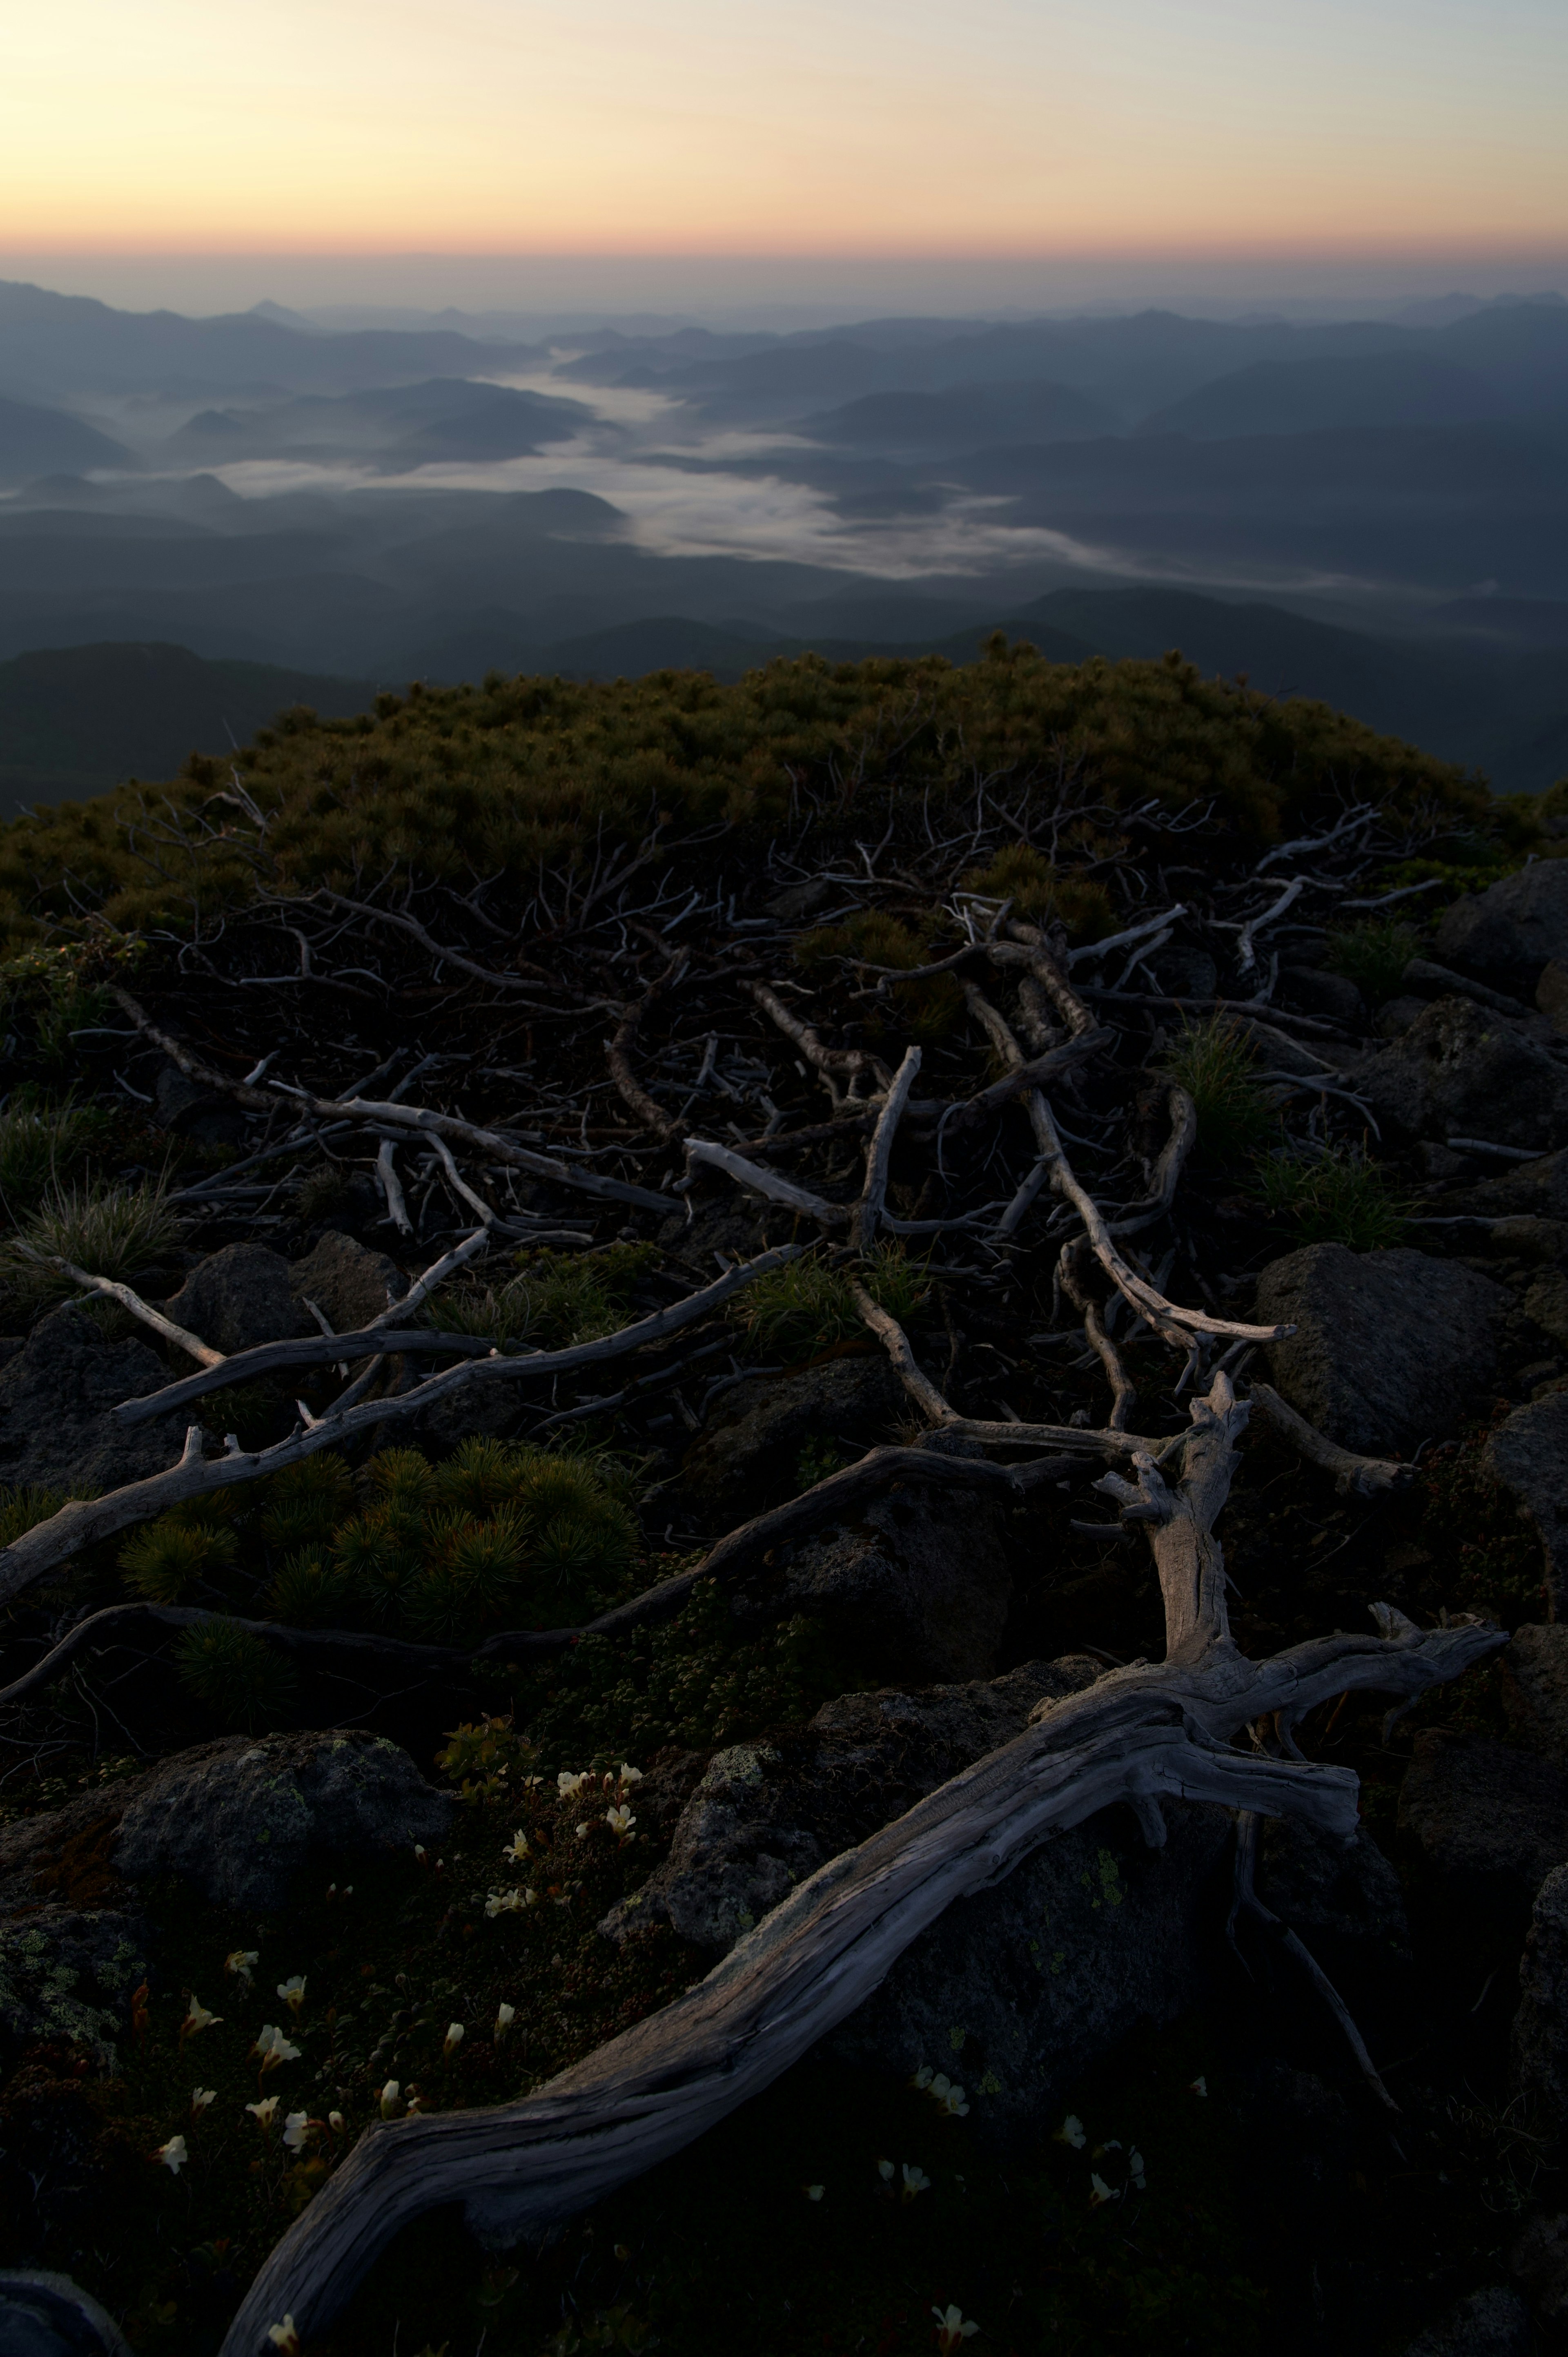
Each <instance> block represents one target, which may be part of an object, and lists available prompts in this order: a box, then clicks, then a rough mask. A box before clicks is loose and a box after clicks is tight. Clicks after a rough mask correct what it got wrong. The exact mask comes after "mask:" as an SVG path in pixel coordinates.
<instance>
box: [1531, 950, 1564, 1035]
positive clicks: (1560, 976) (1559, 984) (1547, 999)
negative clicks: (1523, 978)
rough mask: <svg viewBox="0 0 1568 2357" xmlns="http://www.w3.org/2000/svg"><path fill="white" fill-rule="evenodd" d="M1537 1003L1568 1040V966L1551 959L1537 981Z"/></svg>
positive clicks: (1553, 1026) (1559, 1032)
mask: <svg viewBox="0 0 1568 2357" xmlns="http://www.w3.org/2000/svg"><path fill="white" fill-rule="evenodd" d="M1535 1003H1536V1005H1537V1006H1539V1007H1540V1009H1541V1013H1542V1014H1543V1015H1544V1016H1545V1017H1546V1019H1547V1021H1548V1022H1549V1023H1550V1024H1551V1026H1552V1029H1553V1030H1554V1031H1555V1032H1556V1034H1557V1036H1558V1038H1559V1039H1568V964H1564V963H1563V962H1562V960H1561V959H1559V958H1549V959H1548V960H1547V962H1546V963H1545V964H1544V965H1543V966H1542V967H1541V972H1540V974H1538V975H1537V976H1536V980H1535Z"/></svg>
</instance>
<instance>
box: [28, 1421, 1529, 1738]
mask: <svg viewBox="0 0 1568 2357" xmlns="http://www.w3.org/2000/svg"><path fill="white" fill-rule="evenodd" d="M3 1381H4V1377H0V1382H3ZM1487 1466H1488V1467H1489V1469H1490V1470H1491V1472H1492V1474H1493V1475H1494V1477H1495V1478H1496V1480H1498V1481H1500V1482H1501V1484H1502V1486H1503V1488H1504V1489H1505V1490H1506V1491H1508V1492H1509V1495H1510V1497H1512V1498H1513V1499H1514V1500H1515V1501H1516V1502H1517V1503H1518V1504H1519V1505H1520V1506H1522V1507H1523V1509H1524V1511H1525V1513H1526V1514H1527V1515H1528V1517H1529V1519H1530V1521H1531V1522H1532V1523H1534V1524H1535V1527H1536V1529H1537V1530H1538V1531H1539V1532H1540V1533H1541V1549H1542V1552H1543V1554H1544V1556H1545V1574H1546V1586H1547V1592H1548V1594H1549V1596H1550V1597H1551V1599H1552V1609H1553V1611H1564V1612H1568V1392H1549V1393H1548V1394H1547V1395H1546V1397H1545V1398H1544V1399H1538V1400H1530V1402H1529V1403H1528V1404H1527V1405H1525V1406H1524V1407H1516V1408H1515V1409H1514V1411H1513V1414H1512V1415H1509V1416H1507V1417H1505V1419H1504V1420H1503V1422H1502V1423H1501V1424H1500V1425H1499V1426H1498V1428H1497V1430H1496V1431H1495V1432H1494V1433H1493V1434H1492V1435H1491V1437H1490V1438H1489V1439H1488V1440H1487ZM1564 1765H1565V1766H1568V1761H1565V1762H1564Z"/></svg>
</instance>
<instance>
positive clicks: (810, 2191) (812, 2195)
mask: <svg viewBox="0 0 1568 2357" xmlns="http://www.w3.org/2000/svg"><path fill="white" fill-rule="evenodd" d="M800 2190H801V2192H802V2193H803V2194H804V2195H805V2197H806V2199H807V2201H821V2200H822V2196H823V2194H824V2193H825V2192H826V2191H827V2190H828V2189H827V2187H826V2186H825V2185H802V2186H801V2188H800Z"/></svg>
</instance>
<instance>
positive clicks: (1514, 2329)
mask: <svg viewBox="0 0 1568 2357" xmlns="http://www.w3.org/2000/svg"><path fill="white" fill-rule="evenodd" d="M1405 2357H1530V2310H1529V2309H1528V2308H1526V2306H1525V2304H1524V2302H1523V2300H1522V2299H1520V2296H1519V2294H1518V2292H1515V2291H1509V2287H1508V2286H1507V2285H1506V2284H1488V2285H1487V2287H1485V2289H1484V2290H1481V2291H1473V2292H1472V2293H1471V2294H1470V2297H1469V2298H1468V2299H1462V2300H1459V2301H1457V2302H1456V2303H1455V2306H1454V2307H1453V2308H1451V2309H1449V2310H1448V2311H1447V2313H1446V2314H1445V2315H1444V2316H1440V2317H1439V2318H1438V2319H1437V2321H1436V2323H1435V2324H1429V2325H1428V2326H1427V2328H1426V2330H1425V2331H1424V2332H1423V2333H1420V2334H1418V2335H1417V2337H1416V2339H1415V2340H1413V2341H1412V2342H1411V2344H1410V2346H1409V2348H1408V2349H1407V2350H1406V2351H1405Z"/></svg>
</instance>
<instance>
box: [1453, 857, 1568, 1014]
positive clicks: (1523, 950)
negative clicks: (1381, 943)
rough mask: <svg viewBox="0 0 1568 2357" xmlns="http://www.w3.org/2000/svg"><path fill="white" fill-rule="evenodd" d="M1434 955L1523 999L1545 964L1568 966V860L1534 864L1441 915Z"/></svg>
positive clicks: (1456, 904) (1534, 861)
mask: <svg viewBox="0 0 1568 2357" xmlns="http://www.w3.org/2000/svg"><path fill="white" fill-rule="evenodd" d="M1436 947H1437V954H1438V956H1439V958H1444V959H1446V960H1447V962H1448V963H1450V964H1451V965H1461V966H1463V967H1464V968H1465V969H1466V972H1467V973H1470V974H1480V975H1481V976H1482V977H1483V979H1484V980H1486V981H1487V982H1492V983H1496V984H1497V985H1498V986H1499V988H1503V989H1507V988H1508V987H1509V985H1515V986H1517V987H1519V988H1520V989H1522V990H1523V991H1524V993H1525V995H1526V996H1530V995H1531V994H1532V993H1533V991H1534V988H1535V983H1536V978H1537V976H1538V975H1539V974H1540V973H1541V967H1542V966H1543V965H1545V964H1546V963H1547V962H1548V960H1549V959H1552V958H1557V959H1560V960H1564V961H1568V860H1562V859H1537V860H1532V861H1531V863H1530V866H1528V867H1521V868H1520V869H1519V870H1518V871H1517V873H1516V874H1514V875H1512V876H1505V877H1503V878H1502V879H1501V881H1500V882H1499V883H1497V884H1493V885H1490V886H1488V888H1487V890H1486V891H1485V892H1471V893H1466V896H1465V898H1464V899H1462V900H1455V902H1454V903H1453V904H1452V906H1451V907H1449V908H1447V909H1444V913H1443V921H1442V923H1441V924H1440V925H1439V926H1438V928H1437V943H1436Z"/></svg>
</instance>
